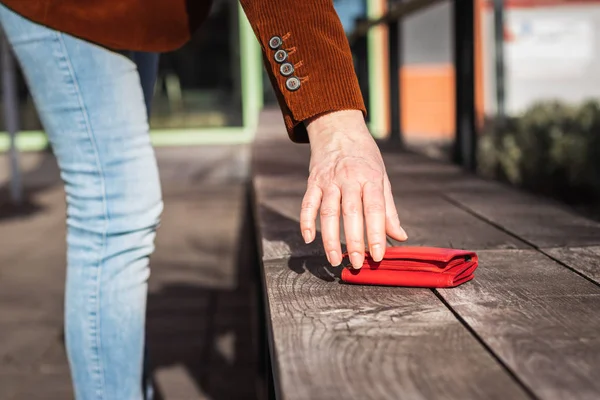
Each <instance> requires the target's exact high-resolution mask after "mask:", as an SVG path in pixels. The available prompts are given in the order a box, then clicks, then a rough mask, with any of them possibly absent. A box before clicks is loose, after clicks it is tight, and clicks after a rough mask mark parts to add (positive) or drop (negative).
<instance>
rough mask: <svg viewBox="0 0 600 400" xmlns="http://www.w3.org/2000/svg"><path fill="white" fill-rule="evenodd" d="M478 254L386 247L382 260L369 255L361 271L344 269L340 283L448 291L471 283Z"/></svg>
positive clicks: (432, 248)
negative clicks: (446, 289)
mask: <svg viewBox="0 0 600 400" xmlns="http://www.w3.org/2000/svg"><path fill="white" fill-rule="evenodd" d="M477 265H478V260H477V254H475V253H474V252H472V251H466V250H456V249H443V248H437V247H403V246H398V247H388V248H387V250H386V252H385V256H384V257H383V260H381V261H380V262H375V261H373V259H372V258H371V257H370V255H369V253H368V252H367V253H366V254H365V262H364V264H363V267H362V268H361V269H358V270H357V269H353V268H352V267H350V268H344V269H343V270H342V281H344V282H348V283H358V284H364V285H388V286H410V287H425V288H449V287H455V286H458V285H461V284H463V283H465V282H468V281H470V280H471V279H473V272H474V271H475V269H476V268H477Z"/></svg>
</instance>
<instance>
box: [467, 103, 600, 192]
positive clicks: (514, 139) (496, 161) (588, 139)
mask: <svg viewBox="0 0 600 400" xmlns="http://www.w3.org/2000/svg"><path fill="white" fill-rule="evenodd" d="M478 152H479V154H478V160H479V172H480V173H481V174H483V175H485V176H487V177H491V178H496V179H503V180H507V181H509V182H511V183H512V184H515V185H518V186H521V187H524V188H527V189H530V190H534V191H537V192H541V193H544V194H548V195H553V196H556V197H560V198H563V199H565V200H570V201H576V202H586V201H590V200H593V199H598V198H600V104H599V103H598V102H596V101H588V102H585V103H583V104H581V105H578V106H572V105H566V104H563V103H560V102H557V101H553V102H544V103H538V104H535V105H533V106H532V107H531V108H529V109H528V110H527V111H526V112H525V113H524V114H523V115H521V116H517V117H509V118H507V119H506V120H505V121H503V123H502V124H501V125H500V124H499V122H498V121H488V122H487V123H486V127H485V129H484V132H483V135H482V136H481V138H480V141H479V149H478Z"/></svg>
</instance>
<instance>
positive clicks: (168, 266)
mask: <svg viewBox="0 0 600 400" xmlns="http://www.w3.org/2000/svg"><path fill="white" fill-rule="evenodd" d="M334 4H335V7H336V10H337V12H338V14H339V16H340V19H341V20H342V23H343V25H344V29H345V30H346V32H347V34H348V37H349V41H350V45H351V48H352V51H353V55H354V61H355V69H356V72H357V76H358V79H359V83H360V86H361V90H362V92H363V96H364V98H365V102H366V103H367V107H368V109H369V115H368V123H369V126H370V128H371V132H372V134H373V135H374V136H375V137H376V138H377V139H378V140H379V141H380V143H382V144H383V145H386V146H388V145H389V146H391V147H394V146H397V147H398V149H400V148H401V147H406V148H408V149H410V150H413V151H417V152H421V153H425V154H426V155H428V156H430V157H435V158H438V159H441V160H445V161H447V162H454V163H457V164H459V165H462V166H463V167H464V168H466V169H468V170H470V171H472V172H474V173H477V174H479V175H480V176H482V177H485V178H489V179H495V180H500V181H503V182H505V183H508V184H510V185H514V186H517V187H519V188H523V189H525V190H528V191H531V192H534V193H537V194H542V195H544V196H547V197H551V198H554V199H557V200H559V201H561V202H563V203H564V204H566V205H568V206H570V207H574V208H575V209H576V210H577V211H579V212H581V213H584V214H585V215H587V216H590V217H592V218H596V219H599V220H600V206H599V203H600V0H568V1H567V0H504V1H502V0H455V1H451V0H437V1H436V0H419V1H415V0H412V1H409V0H406V1H401V0H397V1H393V0H392V1H386V0H334ZM405 5H406V7H405ZM368 21H371V22H370V23H369V22H368ZM366 26H369V27H370V29H366V28H365V27H366ZM8 55H9V53H8V49H7V47H6V46H5V47H4V52H3V58H2V73H3V86H2V96H1V98H2V110H3V111H4V112H0V400H4V399H25V398H26V399H36V398H40V399H41V398H44V399H52V398H69V396H70V384H69V375H68V370H67V367H66V359H65V357H64V349H63V347H62V296H63V286H64V265H65V259H64V258H65V256H64V252H65V248H64V213H65V208H64V193H63V191H62V185H61V182H60V177H59V174H58V170H57V167H56V164H55V161H54V158H53V157H52V155H51V151H50V150H49V149H48V144H47V140H46V137H45V135H44V133H43V130H42V127H41V125H40V122H39V119H38V116H37V114H36V110H35V107H34V105H33V102H32V99H31V96H30V95H29V92H28V90H27V86H26V84H25V82H24V80H23V77H22V75H21V73H20V71H19V69H18V66H16V65H15V64H14V62H11V59H10V57H8ZM11 100H12V101H11ZM274 107H277V103H276V98H275V95H274V93H273V90H272V88H271V87H270V84H269V80H268V78H267V77H266V76H265V72H264V70H263V66H262V57H261V54H260V49H259V46H258V44H257V42H256V39H255V37H254V34H253V32H252V29H251V28H250V26H249V24H248V21H247V20H246V18H245V16H244V14H243V12H242V11H241V8H240V6H239V4H238V3H237V1H234V0H215V1H214V5H213V8H212V12H211V14H210V17H209V19H208V20H207V22H206V23H205V25H204V27H203V28H202V29H201V31H199V32H197V34H196V35H195V36H194V38H193V39H192V40H191V41H190V42H189V43H188V44H186V45H185V46H184V47H182V48H181V49H179V50H177V51H174V52H171V53H167V54H163V55H162V56H161V60H160V69H159V76H158V81H157V84H156V87H155V95H154V100H153V110H152V118H151V137H152V141H153V142H154V144H155V145H156V148H157V157H158V160H159V164H160V167H161V178H162V181H163V190H164V196H165V203H166V211H165V216H164V218H163V221H164V222H163V227H162V228H161V233H160V234H159V236H158V241H157V251H156V255H155V257H154V258H153V275H152V278H151V282H150V298H149V314H148V330H149V332H148V340H149V342H150V343H151V345H152V347H153V348H154V349H155V350H154V353H153V368H154V371H155V372H154V376H155V379H156V381H157V391H158V393H159V395H160V396H162V397H164V398H168V399H179V398H181V399H189V398H213V399H235V398H241V399H246V398H250V399H251V398H256V397H257V393H256V388H255V387H254V386H253V385H254V383H253V381H252V379H251V378H252V371H254V370H256V368H257V363H259V357H258V355H257V353H256V352H255V351H253V350H252V349H254V348H255V346H254V344H255V343H254V342H253V341H252V340H254V339H253V337H254V336H252V335H248V332H252V330H253V329H255V328H256V321H257V320H258V315H257V314H256V313H257V307H256V304H255V302H256V298H257V296H256V290H257V287H256V281H255V280H252V279H247V280H245V279H246V278H247V277H249V276H252V273H253V272H252V271H251V270H250V269H249V268H250V266H251V264H252V262H253V260H252V255H251V254H250V255H248V253H245V252H247V251H248V250H247V249H245V248H244V245H243V244H242V243H243V242H242V241H241V238H244V237H245V238H247V237H248V236H247V232H246V233H244V232H245V231H244V229H247V227H246V228H244V224H243V220H244V215H245V214H244V213H245V210H246V207H247V204H246V200H245V199H246V192H245V188H246V184H247V178H248V170H249V167H248V166H249V162H248V160H249V150H248V146H247V145H248V144H249V143H251V142H252V140H253V138H254V134H255V130H256V127H257V125H258V121H259V115H260V113H261V111H262V110H263V109H265V108H274ZM281 135H285V132H284V131H283V129H282V130H281ZM190 221H198V222H197V223H193V224H190ZM240 277H242V278H240ZM244 277H246V278H244ZM232 379H237V381H236V382H237V383H238V384H236V385H231V381H232ZM39 387H43V388H44V389H45V390H44V392H43V393H40V392H39V391H37V390H35V389H36V388H39ZM40 396H42V397H40Z"/></svg>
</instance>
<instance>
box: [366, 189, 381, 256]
mask: <svg viewBox="0 0 600 400" xmlns="http://www.w3.org/2000/svg"><path fill="white" fill-rule="evenodd" d="M363 207H364V213H365V222H366V225H367V239H368V241H369V251H370V253H371V257H372V258H373V260H374V261H376V262H379V261H381V260H382V259H383V255H384V254H385V244H386V243H385V239H386V236H385V231H386V229H385V228H386V217H385V210H386V208H385V198H384V195H383V181H381V182H373V181H371V182H367V183H365V185H364V186H363Z"/></svg>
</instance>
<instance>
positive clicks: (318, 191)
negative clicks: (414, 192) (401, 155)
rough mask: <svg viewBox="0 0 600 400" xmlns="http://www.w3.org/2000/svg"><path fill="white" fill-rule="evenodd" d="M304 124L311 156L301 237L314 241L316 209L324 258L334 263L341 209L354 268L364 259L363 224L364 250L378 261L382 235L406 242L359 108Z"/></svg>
mask: <svg viewBox="0 0 600 400" xmlns="http://www.w3.org/2000/svg"><path fill="white" fill-rule="evenodd" d="M306 127H307V131H308V136H309V139H310V148H311V159H310V176H309V178H308V186H307V190H306V194H305V195H304V199H303V201H302V210H301V212H300V227H301V230H302V236H303V238H304V241H305V242H307V243H310V242H312V241H313V240H314V239H315V235H316V224H315V221H316V218H317V213H318V210H319V209H320V211H321V212H320V216H321V231H322V232H321V233H322V237H323V245H324V247H325V253H326V254H327V259H328V260H329V263H330V264H331V265H333V266H337V265H340V264H341V262H342V250H341V245H340V224H339V221H340V212H341V214H342V215H343V218H344V231H345V235H346V246H347V250H348V254H349V255H350V262H351V263H352V266H353V267H354V268H360V267H361V266H362V264H363V261H364V250H365V243H364V226H365V224H366V228H367V229H366V230H367V240H368V244H369V251H370V253H371V255H372V257H373V259H374V260H375V261H381V259H382V258H383V256H384V253H385V248H386V234H387V235H389V236H390V237H392V238H393V239H396V240H399V241H404V240H406V239H407V235H406V232H405V231H404V229H402V227H401V226H400V220H399V219H398V213H397V211H396V206H395V205H394V199H393V197H392V188H391V185H390V181H389V179H388V176H387V173H386V172H385V165H384V164H383V159H382V158H381V153H380V152H379V148H378V147H377V144H376V143H375V141H374V140H373V137H372V136H371V134H370V133H369V130H368V128H367V126H366V124H365V121H364V118H363V115H362V112H360V111H358V110H347V111H337V112H332V113H329V114H325V115H322V116H319V117H315V118H313V119H311V120H309V121H306ZM340 206H341V207H340ZM363 215H364V219H363Z"/></svg>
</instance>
